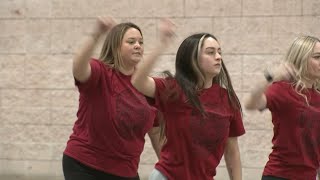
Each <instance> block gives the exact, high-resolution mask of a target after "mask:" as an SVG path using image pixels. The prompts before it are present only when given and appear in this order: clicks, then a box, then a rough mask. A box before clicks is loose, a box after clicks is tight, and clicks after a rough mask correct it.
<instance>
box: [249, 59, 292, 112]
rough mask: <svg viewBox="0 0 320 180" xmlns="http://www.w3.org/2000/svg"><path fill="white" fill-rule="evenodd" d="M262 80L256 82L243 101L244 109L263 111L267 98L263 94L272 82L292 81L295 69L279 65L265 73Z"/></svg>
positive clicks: (290, 66) (286, 65)
mask: <svg viewBox="0 0 320 180" xmlns="http://www.w3.org/2000/svg"><path fill="white" fill-rule="evenodd" d="M264 76H265V77H264V78H263V77H261V78H260V80H258V81H256V83H255V85H254V86H253V87H254V88H253V89H252V90H251V92H250V94H249V96H248V97H247V99H246V100H245V104H244V105H245V108H246V109H248V110H263V109H265V108H266V106H267V98H266V95H265V94H264V92H265V91H266V89H267V87H268V86H269V85H270V84H271V83H272V82H274V81H281V80H292V79H293V78H294V77H295V69H294V67H293V66H292V65H289V64H280V65H279V66H278V67H277V68H275V69H273V70H271V71H265V74H264Z"/></svg>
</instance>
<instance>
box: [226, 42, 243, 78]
mask: <svg viewBox="0 0 320 180" xmlns="http://www.w3.org/2000/svg"><path fill="white" fill-rule="evenodd" d="M222 48H223V47H222ZM222 59H223V62H224V63H225V65H226V68H227V70H228V72H229V74H242V69H243V68H242V64H243V56H242V55H231V54H226V55H224V54H223V49H222Z"/></svg>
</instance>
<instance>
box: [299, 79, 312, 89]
mask: <svg viewBox="0 0 320 180" xmlns="http://www.w3.org/2000/svg"><path fill="white" fill-rule="evenodd" d="M302 82H303V83H304V84H305V85H306V87H307V88H312V86H313V85H314V84H315V80H312V79H303V80H302Z"/></svg>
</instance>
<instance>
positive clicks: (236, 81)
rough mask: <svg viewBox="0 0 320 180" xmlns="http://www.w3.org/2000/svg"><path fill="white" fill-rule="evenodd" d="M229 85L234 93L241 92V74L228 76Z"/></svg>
mask: <svg viewBox="0 0 320 180" xmlns="http://www.w3.org/2000/svg"><path fill="white" fill-rule="evenodd" d="M230 79H231V83H232V86H233V89H234V90H235V91H236V92H240V91H241V90H242V76H241V74H230Z"/></svg>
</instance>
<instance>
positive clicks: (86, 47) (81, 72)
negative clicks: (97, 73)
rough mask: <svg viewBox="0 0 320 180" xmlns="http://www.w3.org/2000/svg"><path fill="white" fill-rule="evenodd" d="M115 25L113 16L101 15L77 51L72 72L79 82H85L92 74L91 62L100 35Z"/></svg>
mask: <svg viewBox="0 0 320 180" xmlns="http://www.w3.org/2000/svg"><path fill="white" fill-rule="evenodd" d="M114 25H115V22H114V21H113V19H112V18H103V17H99V19H98V20H97V22H96V25H95V27H94V29H93V31H92V33H91V34H90V35H89V36H88V37H87V38H86V39H85V41H84V43H83V44H82V46H81V47H80V48H79V49H78V50H77V51H76V52H75V55H74V57H73V64H72V73H73V76H74V78H75V79H76V80H77V81H79V82H85V81H87V80H88V79H89V77H90V75H91V67H90V64H89V61H90V58H91V56H92V54H93V51H94V49H95V46H96V44H97V41H98V39H99V38H100V36H101V35H102V34H103V33H104V32H106V31H108V30H110V29H111V28H112V27H113V26H114Z"/></svg>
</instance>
